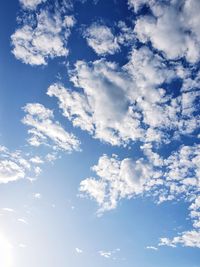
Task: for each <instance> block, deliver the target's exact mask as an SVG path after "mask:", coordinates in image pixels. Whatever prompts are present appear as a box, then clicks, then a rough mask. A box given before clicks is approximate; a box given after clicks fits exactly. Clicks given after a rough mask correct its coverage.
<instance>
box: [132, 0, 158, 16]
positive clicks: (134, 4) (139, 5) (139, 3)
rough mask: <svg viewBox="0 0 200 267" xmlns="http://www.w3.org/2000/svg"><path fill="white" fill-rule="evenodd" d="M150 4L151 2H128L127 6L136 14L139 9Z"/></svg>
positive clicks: (149, 0) (134, 0)
mask: <svg viewBox="0 0 200 267" xmlns="http://www.w3.org/2000/svg"><path fill="white" fill-rule="evenodd" d="M152 2H153V1H152V0H128V5H129V7H131V8H132V7H133V8H134V11H135V12H136V13H137V12H138V11H139V10H140V9H141V7H143V6H144V5H148V4H150V3H152Z"/></svg>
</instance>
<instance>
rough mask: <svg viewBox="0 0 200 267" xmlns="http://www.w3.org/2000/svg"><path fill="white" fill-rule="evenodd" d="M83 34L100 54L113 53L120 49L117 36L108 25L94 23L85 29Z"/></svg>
mask: <svg viewBox="0 0 200 267" xmlns="http://www.w3.org/2000/svg"><path fill="white" fill-rule="evenodd" d="M83 36H84V37H85V38H86V40H87V43H88V45H89V46H90V47H91V48H92V49H93V50H94V51H95V52H96V53H97V54H98V55H109V54H110V55H113V54H115V53H116V52H118V51H119V50H120V47H119V44H118V41H117V37H115V36H114V34H113V33H112V30H111V29H110V28H109V27H108V26H106V25H103V24H98V23H94V24H92V25H91V26H90V27H89V28H87V29H86V30H85V32H84V35H83Z"/></svg>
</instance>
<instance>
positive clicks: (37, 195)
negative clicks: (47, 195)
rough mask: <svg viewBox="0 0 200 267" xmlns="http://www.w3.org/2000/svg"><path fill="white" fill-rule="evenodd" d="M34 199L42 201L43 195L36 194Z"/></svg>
mask: <svg viewBox="0 0 200 267" xmlns="http://www.w3.org/2000/svg"><path fill="white" fill-rule="evenodd" d="M33 197H34V198H35V199H41V197H42V195H41V194H40V193H35V194H34V195H33Z"/></svg>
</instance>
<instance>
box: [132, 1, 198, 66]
mask: <svg viewBox="0 0 200 267" xmlns="http://www.w3.org/2000/svg"><path fill="white" fill-rule="evenodd" d="M130 2H132V3H133V6H134V7H135V8H136V9H138V8H139V7H140V6H141V4H145V3H147V1H130ZM167 3H169V5H168V4H164V3H163V2H159V1H150V2H149V5H150V9H151V12H152V13H153V15H145V16H140V17H139V18H138V19H137V21H136V25H135V29H134V32H135V33H136V34H137V37H138V39H139V40H140V41H141V42H143V43H147V42H149V41H150V42H151V43H152V45H153V46H154V47H155V48H156V49H158V50H159V51H162V52H163V55H164V56H165V57H166V58H168V59H172V60H176V59H179V58H183V57H185V58H186V60H187V61H188V62H190V63H196V62H198V61H199V59H200V49H199V44H200V31H199V27H198V26H197V25H198V14H199V11H200V3H199V1H198V0H191V1H187V0H185V1H168V2H167ZM174 21H176V23H175V24H174ZM174 44H176V45H174Z"/></svg>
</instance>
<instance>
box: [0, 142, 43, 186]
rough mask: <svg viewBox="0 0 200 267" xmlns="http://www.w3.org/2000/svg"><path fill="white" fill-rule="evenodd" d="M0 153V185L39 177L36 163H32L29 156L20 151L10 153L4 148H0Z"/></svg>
mask: <svg viewBox="0 0 200 267" xmlns="http://www.w3.org/2000/svg"><path fill="white" fill-rule="evenodd" d="M0 152H1V154H0V184H1V183H3V184H7V183H9V182H14V181H18V180H21V179H24V178H28V177H29V176H34V177H37V176H38V175H39V172H38V170H37V168H38V166H37V163H36V162H32V161H31V160H30V156H29V155H26V154H24V153H22V151H20V150H16V151H15V152H10V151H9V150H8V149H7V148H6V147H4V146H0Z"/></svg>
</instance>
